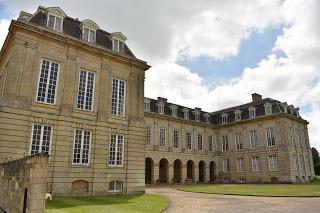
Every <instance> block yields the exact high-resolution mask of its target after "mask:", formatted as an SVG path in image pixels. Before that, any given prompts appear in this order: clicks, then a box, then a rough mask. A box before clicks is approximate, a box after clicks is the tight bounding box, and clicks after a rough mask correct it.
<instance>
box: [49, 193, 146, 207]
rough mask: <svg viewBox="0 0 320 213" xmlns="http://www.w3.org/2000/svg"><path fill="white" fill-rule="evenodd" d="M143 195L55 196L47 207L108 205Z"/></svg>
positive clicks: (129, 200) (128, 200)
mask: <svg viewBox="0 0 320 213" xmlns="http://www.w3.org/2000/svg"><path fill="white" fill-rule="evenodd" d="M141 196H143V195H109V196H92V197H91V196H90V197H88V196H71V197H53V200H47V201H46V209H62V208H71V207H77V206H99V205H101V206H107V205H115V204H128V203H131V202H132V201H131V200H132V199H134V198H139V197H141Z"/></svg>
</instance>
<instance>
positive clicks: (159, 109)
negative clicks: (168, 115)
mask: <svg viewBox="0 0 320 213" xmlns="http://www.w3.org/2000/svg"><path fill="white" fill-rule="evenodd" d="M158 112H159V113H160V114H164V105H163V104H159V105H158Z"/></svg>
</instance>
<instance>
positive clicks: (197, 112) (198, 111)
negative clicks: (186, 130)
mask: <svg viewBox="0 0 320 213" xmlns="http://www.w3.org/2000/svg"><path fill="white" fill-rule="evenodd" d="M193 114H194V119H195V121H198V122H199V121H200V115H201V108H198V107H196V108H195V110H194V111H193Z"/></svg>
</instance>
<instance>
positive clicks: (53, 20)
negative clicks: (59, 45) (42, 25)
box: [47, 13, 63, 32]
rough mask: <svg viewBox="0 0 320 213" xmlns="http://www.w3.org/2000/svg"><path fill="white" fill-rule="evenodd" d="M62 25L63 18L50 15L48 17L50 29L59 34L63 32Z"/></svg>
mask: <svg viewBox="0 0 320 213" xmlns="http://www.w3.org/2000/svg"><path fill="white" fill-rule="evenodd" d="M62 23H63V17H61V16H56V15H54V14H50V13H48V17H47V26H48V28H50V29H52V30H55V31H58V32H62Z"/></svg>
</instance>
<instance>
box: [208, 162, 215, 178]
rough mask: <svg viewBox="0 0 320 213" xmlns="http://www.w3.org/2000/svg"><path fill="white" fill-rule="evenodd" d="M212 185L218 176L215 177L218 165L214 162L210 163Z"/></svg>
mask: <svg viewBox="0 0 320 213" xmlns="http://www.w3.org/2000/svg"><path fill="white" fill-rule="evenodd" d="M209 170H210V183H214V181H215V179H216V176H215V172H216V171H215V170H216V164H215V162H214V161H211V162H210V169H209Z"/></svg>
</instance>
